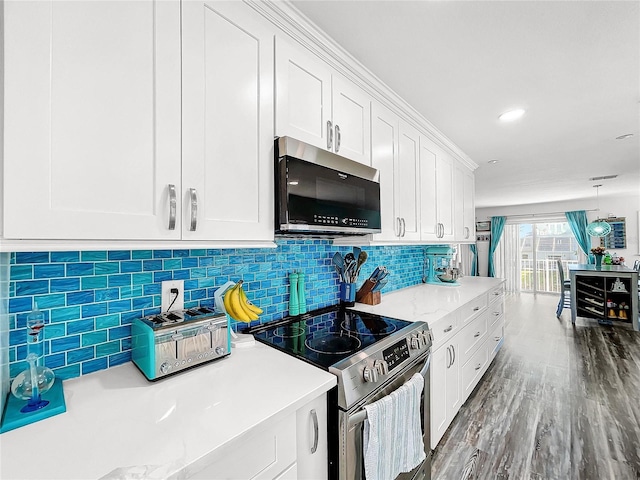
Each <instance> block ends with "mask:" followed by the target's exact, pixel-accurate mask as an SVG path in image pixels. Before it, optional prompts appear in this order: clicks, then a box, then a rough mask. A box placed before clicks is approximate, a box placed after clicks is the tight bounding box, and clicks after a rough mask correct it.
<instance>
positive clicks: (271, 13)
mask: <svg viewBox="0 0 640 480" xmlns="http://www.w3.org/2000/svg"><path fill="white" fill-rule="evenodd" d="M244 3H246V4H247V5H248V6H250V7H251V8H253V9H254V10H255V11H256V12H258V13H259V14H260V15H262V16H263V17H264V18H266V19H267V20H269V21H270V22H271V23H272V24H274V25H275V26H276V27H278V29H279V30H281V31H282V32H283V33H285V34H286V35H288V36H289V37H290V38H291V39H292V40H294V41H296V42H298V43H299V44H300V45H302V46H303V47H305V48H306V49H307V50H308V51H310V52H311V53H313V54H314V55H316V56H317V57H318V58H320V59H321V60H322V61H324V62H325V63H327V64H328V65H330V66H331V67H332V68H333V69H334V70H336V71H337V72H338V73H340V74H341V75H343V76H344V77H346V78H347V79H349V80H350V81H352V82H353V83H355V84H356V85H358V86H359V87H360V88H362V89H363V90H364V91H366V92H367V93H368V94H369V95H371V97H373V98H374V99H375V100H377V101H378V102H380V103H381V104H382V105H384V106H385V107H386V108H388V109H389V110H391V111H392V112H394V113H395V114H396V115H398V116H399V117H400V118H402V119H403V120H404V121H406V122H408V123H409V124H410V125H412V126H413V127H415V128H417V129H418V130H419V131H420V133H422V134H423V135H426V136H427V137H428V138H429V139H430V140H432V141H433V142H435V143H436V144H437V145H438V146H439V147H440V148H443V149H444V150H446V151H447V152H449V153H450V154H451V155H453V156H454V157H455V158H456V159H457V160H458V161H460V162H461V163H462V164H464V165H465V166H466V167H467V168H469V169H470V170H472V171H473V170H475V169H476V168H478V164H477V163H475V162H474V161H473V160H472V159H471V158H470V157H469V156H468V155H467V154H466V153H464V152H463V151H462V150H461V149H460V148H459V147H458V146H457V145H456V144H455V143H453V142H452V141H451V140H450V139H449V138H448V137H447V136H446V135H445V134H444V133H442V132H441V131H440V130H439V129H438V128H437V127H436V126H435V125H433V124H432V123H431V122H430V121H429V120H427V119H426V118H425V117H424V116H423V115H422V114H420V113H419V112H418V111H417V110H416V109H415V108H413V107H412V106H411V105H410V104H409V103H407V102H406V101H405V100H404V99H403V98H402V97H400V96H399V95H398V94H396V93H395V92H394V91H393V90H392V89H391V88H389V87H388V86H387V85H386V84H385V83H384V82H383V81H382V80H380V79H379V78H378V77H377V76H376V75H375V74H374V73H373V72H371V71H370V70H369V69H368V68H367V67H365V66H364V65H362V64H361V63H360V62H359V61H358V60H357V59H356V58H354V57H353V56H352V55H351V54H350V53H349V52H347V51H346V50H345V49H344V48H342V47H341V46H340V45H339V44H338V43H336V42H335V41H334V40H333V39H332V38H331V37H329V36H328V35H327V34H326V33H324V32H323V31H322V30H321V29H320V28H318V27H317V26H316V25H315V24H314V23H313V22H311V20H309V19H308V18H307V17H306V16H305V15H304V14H303V13H302V12H300V11H299V10H298V9H297V8H296V7H294V6H293V5H292V4H291V3H289V2H288V1H286V0H275V1H274V0H244Z"/></svg>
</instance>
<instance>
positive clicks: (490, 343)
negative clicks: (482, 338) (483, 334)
mask: <svg viewBox="0 0 640 480" xmlns="http://www.w3.org/2000/svg"><path fill="white" fill-rule="evenodd" d="M503 343H504V321H503V320H500V321H499V322H498V323H497V324H496V326H495V327H494V328H493V330H491V333H489V335H488V336H487V351H488V352H489V362H491V360H493V359H494V358H495V356H496V354H497V353H498V351H499V350H500V348H502V344H503Z"/></svg>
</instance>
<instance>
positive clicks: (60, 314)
mask: <svg viewBox="0 0 640 480" xmlns="http://www.w3.org/2000/svg"><path fill="white" fill-rule="evenodd" d="M79 318H80V307H64V308H54V309H52V310H51V321H52V322H66V321H68V320H77V319H79Z"/></svg>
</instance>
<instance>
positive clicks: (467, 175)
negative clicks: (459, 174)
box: [463, 168, 476, 243]
mask: <svg viewBox="0 0 640 480" xmlns="http://www.w3.org/2000/svg"><path fill="white" fill-rule="evenodd" d="M463 175H464V180H463V189H464V207H463V225H464V235H463V237H464V238H463V240H464V241H466V242H471V243H473V242H475V239H476V203H475V195H476V193H475V175H474V174H473V172H472V171H471V170H469V169H468V168H465V169H464V173H463Z"/></svg>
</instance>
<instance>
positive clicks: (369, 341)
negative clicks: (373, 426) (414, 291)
mask: <svg viewBox="0 0 640 480" xmlns="http://www.w3.org/2000/svg"><path fill="white" fill-rule="evenodd" d="M245 331H246V332H248V333H253V335H254V337H255V338H256V340H258V341H260V342H263V343H266V344H268V345H271V346H273V347H276V348H278V349H280V350H282V351H284V352H286V353H288V354H290V355H294V356H296V357H298V358H300V359H301V360H304V361H306V362H309V363H311V364H313V365H315V366H317V367H319V368H322V369H324V370H328V371H329V372H331V373H333V374H335V375H336V376H337V377H338V385H337V387H335V388H334V389H333V390H331V391H330V392H329V395H328V417H329V418H328V425H329V427H328V430H329V431H328V438H329V472H330V478H331V479H339V480H364V479H365V472H364V461H363V429H364V420H365V418H366V410H365V409H364V406H365V405H368V404H370V403H372V402H375V401H376V400H379V399H380V398H382V397H384V396H386V395H389V394H390V393H391V392H393V391H394V390H396V389H397V388H399V387H400V386H402V385H403V384H404V383H405V382H406V381H407V380H409V379H410V378H411V377H412V376H413V375H414V374H415V373H416V372H420V373H421V374H422V376H423V378H424V389H423V392H422V399H421V400H422V401H421V418H420V422H421V427H422V434H423V442H424V446H425V454H426V459H425V461H424V462H422V463H421V464H420V465H419V466H417V467H416V468H415V469H414V470H413V471H411V472H408V473H405V474H401V475H400V476H399V477H398V479H402V480H413V479H416V480H417V479H420V480H429V479H430V478H431V450H430V448H429V445H430V421H429V412H430V404H429V398H430V394H429V380H430V362H431V332H430V331H429V326H428V325H427V324H426V323H425V322H414V323H411V322H407V321H404V320H398V319H394V318H389V317H383V316H379V315H372V314H368V313H360V312H357V311H353V310H348V309H347V310H345V309H342V308H340V307H338V306H336V307H328V308H325V309H321V310H316V311H313V312H310V313H308V314H306V315H301V316H297V317H288V318H284V319H283V320H281V321H277V322H271V323H268V324H264V325H259V326H256V327H251V328H249V329H247V330H245ZM398 448H402V446H401V445H399V446H398Z"/></svg>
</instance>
